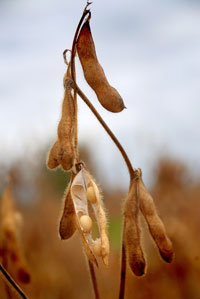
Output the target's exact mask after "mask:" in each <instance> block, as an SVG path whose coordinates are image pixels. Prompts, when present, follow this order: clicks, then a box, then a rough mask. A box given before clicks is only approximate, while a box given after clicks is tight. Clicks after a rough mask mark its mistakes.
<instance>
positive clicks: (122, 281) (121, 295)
mask: <svg viewBox="0 0 200 299" xmlns="http://www.w3.org/2000/svg"><path fill="white" fill-rule="evenodd" d="M125 284H126V249H125V244H124V232H123V233H122V257H121V277H120V290H119V299H124V294H125Z"/></svg>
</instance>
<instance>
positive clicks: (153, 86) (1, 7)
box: [0, 0, 200, 185]
mask: <svg viewBox="0 0 200 299" xmlns="http://www.w3.org/2000/svg"><path fill="white" fill-rule="evenodd" d="M84 6H85V1H80V0H76V1H61V0H58V1H56V0H51V1H46V0H44V1H39V0H35V1H25V0H18V1H11V0H10V1H2V0H1V1H0V28H1V30H0V119H1V125H0V136H1V144H0V163H1V162H2V163H5V161H6V162H8V163H10V162H12V161H13V159H15V158H16V157H17V156H22V155H24V154H25V155H27V154H30V155H31V153H34V150H36V149H37V148H38V147H40V146H41V147H42V146H44V145H45V144H47V143H49V142H51V141H53V140H54V138H55V136H56V128H57V124H58V121H59V117H60V109H61V103H62V96H63V87H62V78H63V74H64V72H65V64H64V63H63V58H62V51H63V50H64V49H65V48H70V47H71V43H72V39H73V35H74V31H75V29H76V26H77V23H78V21H79V18H80V16H81V14H82V10H83V8H84ZM91 11H92V19H91V27H92V33H93V38H94V40H95V44H96V51H97V55H98V58H99V61H100V63H101V64H102V66H103V68H104V70H105V73H106V75H107V78H108V80H109V82H110V83H111V85H113V86H114V87H115V88H116V89H117V90H118V91H119V92H120V94H121V95H122V97H123V99H124V102H125V104H126V106H127V108H128V109H126V110H124V111H123V112H122V113H120V114H111V113H109V112H107V111H105V110H104V109H103V108H102V107H101V106H100V105H99V103H98V101H97V99H96V97H95V94H94V93H93V91H91V90H90V88H89V87H88V86H87V84H86V83H85V82H84V79H83V75H82V70H81V68H80V65H79V64H78V61H77V71H78V83H79V85H80V86H81V87H82V89H83V91H84V92H85V93H86V94H87V95H88V97H89V98H90V99H91V101H92V102H93V103H94V104H95V106H96V108H97V110H98V111H99V112H100V113H101V114H102V116H103V118H104V119H105V120H106V121H107V123H108V124H109V125H110V127H111V128H112V129H113V131H114V133H115V134H116V135H117V136H118V138H119V140H120V141H121V142H122V144H123V146H124V147H125V149H126V150H127V152H128V154H129V156H130V159H131V160H132V161H133V165H134V166H135V167H141V168H142V169H143V172H144V176H145V178H146V179H147V181H150V174H151V171H152V169H153V167H154V163H155V161H156V160H157V159H158V158H159V157H160V156H171V157H174V158H178V159H180V160H182V161H184V162H185V163H186V164H187V165H188V166H189V167H190V168H191V169H192V171H193V172H194V173H199V168H200V142H199V141H200V130H199V128H200V117H199V115H200V99H199V97H200V30H199V28H200V2H199V1H178V0H174V1H162V0H155V1H153V2H151V1H147V0H134V1H131V0H128V1H126V0H125V1H123V3H122V2H117V1H113V0H111V1H105V2H104V1H97V0H94V2H93V4H92V5H91ZM2 29H3V30H2ZM79 138H80V142H81V143H84V144H87V145H88V146H89V148H90V152H91V155H92V159H93V161H94V163H96V165H97V167H98V169H99V170H100V171H99V178H100V180H102V182H103V181H104V177H105V174H103V172H104V173H105V172H106V173H108V176H107V183H108V184H111V185H112V184H113V185H115V184H116V183H117V184H119V183H120V182H121V181H124V182H126V181H127V182H128V180H127V171H126V168H125V166H124V163H123V161H122V159H121V157H120V155H119V153H118V151H117V150H116V149H115V147H114V146H113V145H112V143H111V141H110V140H109V138H108V137H106V135H105V133H104V131H103V129H102V128H101V126H100V125H99V124H98V122H97V121H96V120H95V118H94V117H93V116H92V115H91V113H90V111H89V110H88V108H87V107H86V106H85V104H84V103H82V102H81V100H79ZM102 153H103V155H102ZM125 184H126V183H125Z"/></svg>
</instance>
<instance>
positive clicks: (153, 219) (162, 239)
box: [138, 178, 173, 263]
mask: <svg viewBox="0 0 200 299" xmlns="http://www.w3.org/2000/svg"><path fill="white" fill-rule="evenodd" d="M138 184H139V199H140V210H141V212H142V214H143V215H144V217H145V220H146V222H147V224H148V227H149V231H150V233H151V235H152V237H153V239H154V241H155V243H156V245H157V247H158V249H159V252H160V255H161V257H162V258H163V260H164V261H165V262H167V263H170V262H171V261H172V259H173V247H172V243H171V241H170V239H169V238H168V236H167V233H166V230H165V226H164V224H163V222H162V220H161V219H160V217H159V216H158V214H157V211H156V207H155V204H154V201H153V198H152V196H151V195H150V194H149V193H148V192H147V190H146V188H145V186H144V183H143V181H142V178H140V179H139V183H138Z"/></svg>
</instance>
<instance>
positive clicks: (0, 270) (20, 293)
mask: <svg viewBox="0 0 200 299" xmlns="http://www.w3.org/2000/svg"><path fill="white" fill-rule="evenodd" d="M0 276H1V278H2V279H3V280H4V282H5V283H6V285H7V286H9V287H11V288H12V290H13V291H14V292H15V294H16V295H17V297H18V298H23V299H28V297H27V296H26V295H25V294H24V292H23V291H22V289H21V288H20V287H19V286H18V285H17V284H16V282H15V281H14V280H13V279H12V278H11V276H10V275H9V274H8V272H7V271H6V270H5V268H4V267H3V266H2V265H1V264H0Z"/></svg>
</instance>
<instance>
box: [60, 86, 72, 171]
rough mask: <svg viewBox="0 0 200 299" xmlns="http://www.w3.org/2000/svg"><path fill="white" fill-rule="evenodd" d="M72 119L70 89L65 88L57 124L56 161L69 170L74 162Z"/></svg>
mask: <svg viewBox="0 0 200 299" xmlns="http://www.w3.org/2000/svg"><path fill="white" fill-rule="evenodd" d="M74 120H75V110H74V103H73V97H72V95H71V90H70V89H66V90H65V93H64V99H63V104H62V116H61V120H60V122H59V125H58V140H59V144H60V149H59V153H58V161H59V163H60V164H61V166H62V168H63V169H64V170H70V169H71V168H72V167H73V162H74V145H73V143H74Z"/></svg>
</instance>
